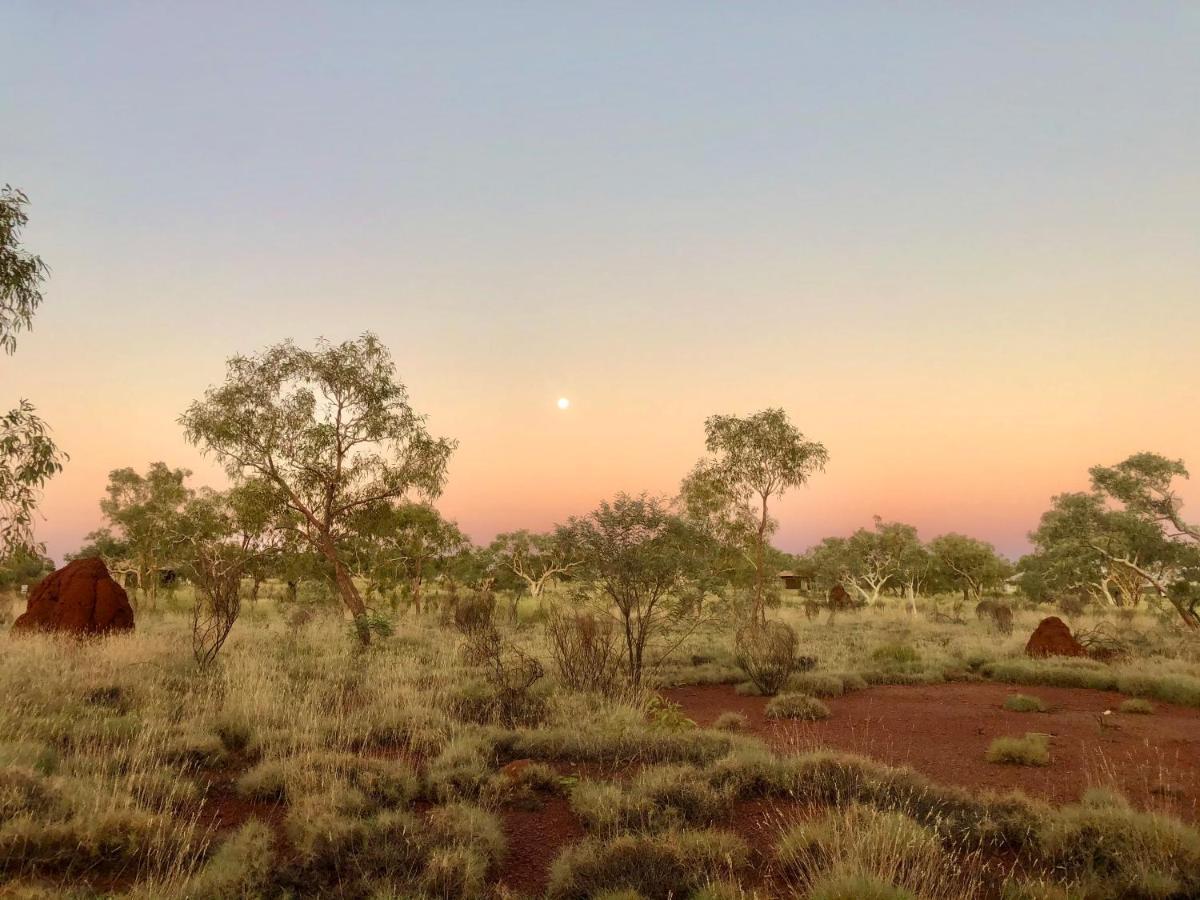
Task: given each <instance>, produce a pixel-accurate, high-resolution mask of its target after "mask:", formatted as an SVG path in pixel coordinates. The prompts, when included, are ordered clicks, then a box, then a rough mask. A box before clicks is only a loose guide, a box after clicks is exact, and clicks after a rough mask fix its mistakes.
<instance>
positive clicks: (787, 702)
mask: <svg viewBox="0 0 1200 900" xmlns="http://www.w3.org/2000/svg"><path fill="white" fill-rule="evenodd" d="M767 718H768V719H803V720H805V721H816V720H817V719H828V718H829V707H828V706H826V705H825V704H824V703H822V702H821V701H820V700H818V699H817V698H816V697H810V696H809V695H808V694H780V695H779V696H778V697H775V698H773V699H772V700H771V701H770V702H769V703H768V704H767Z"/></svg>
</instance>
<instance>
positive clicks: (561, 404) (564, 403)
mask: <svg viewBox="0 0 1200 900" xmlns="http://www.w3.org/2000/svg"><path fill="white" fill-rule="evenodd" d="M570 407H571V401H570V400H568V399H567V398H566V397H559V398H558V408H559V409H570Z"/></svg>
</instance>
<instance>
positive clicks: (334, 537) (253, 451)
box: [180, 334, 455, 644]
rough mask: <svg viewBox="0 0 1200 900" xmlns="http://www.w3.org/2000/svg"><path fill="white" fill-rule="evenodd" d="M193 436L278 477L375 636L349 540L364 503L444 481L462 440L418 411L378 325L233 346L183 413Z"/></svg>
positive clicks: (230, 459)
mask: <svg viewBox="0 0 1200 900" xmlns="http://www.w3.org/2000/svg"><path fill="white" fill-rule="evenodd" d="M180 421H181V423H182V424H183V427H184V431H185V433H186V435H187V438H188V440H189V441H191V442H192V443H193V444H195V445H197V446H199V447H201V448H202V449H203V450H204V451H205V452H207V453H212V454H213V455H214V456H215V457H216V458H217V459H218V460H220V461H221V462H222V464H224V466H225V467H226V469H227V470H228V472H229V473H230V475H231V476H235V477H241V476H243V475H255V476H257V477H261V478H263V479H266V480H267V481H268V482H270V483H271V484H273V485H275V486H276V487H277V488H278V489H279V490H280V492H281V493H282V494H283V497H284V503H285V504H286V506H287V508H288V509H289V510H291V511H292V512H294V513H295V514H296V516H297V518H298V521H299V524H298V525H297V530H298V533H299V534H300V535H301V536H302V537H303V538H304V540H305V541H307V542H308V544H309V545H310V546H311V547H312V548H313V549H314V550H315V551H316V552H318V553H319V554H320V555H321V556H322V557H323V558H324V559H325V560H326V561H327V562H328V563H329V565H330V566H331V567H332V569H333V573H334V578H335V580H336V583H337V587H338V592H339V594H340V595H341V598H342V602H343V603H344V604H345V606H346V608H347V609H348V610H349V612H350V614H351V615H352V616H353V617H354V620H355V624H356V630H357V633H358V636H359V639H360V640H361V641H362V642H363V643H364V644H368V643H370V640H371V634H370V628H369V627H368V622H367V609H366V605H365V604H364V602H363V599H362V595H361V594H360V593H359V590H358V587H357V586H356V585H355V583H354V578H353V575H352V572H351V569H350V566H349V561H348V556H347V552H348V551H347V549H346V546H345V545H346V543H347V540H348V538H349V533H348V527H349V525H350V524H351V523H352V521H353V520H354V517H355V515H356V514H357V513H359V512H361V511H362V510H364V509H368V508H370V507H373V506H376V505H378V504H388V503H394V502H397V501H400V500H403V499H405V498H408V497H409V496H410V495H414V494H415V495H417V496H418V497H419V498H420V499H424V500H432V499H434V498H436V497H437V496H438V495H439V494H440V493H441V491H442V488H443V486H444V484H445V479H446V466H447V463H448V461H449V458H450V455H451V453H452V452H453V450H454V447H455V442H453V441H450V440H447V439H445V438H435V437H433V436H431V435H430V434H429V432H428V431H427V430H426V428H425V423H424V419H423V417H421V416H419V415H418V414H417V413H416V412H414V411H413V409H412V407H411V406H410V405H409V402H408V394H407V391H406V390H405V387H404V385H403V384H401V383H400V381H399V380H398V379H397V377H396V370H395V365H394V364H393V362H392V358H391V354H390V353H389V352H388V351H387V348H385V347H384V346H383V344H382V343H380V341H379V339H378V338H377V337H375V336H374V335H373V334H364V335H363V336H362V337H360V338H358V339H357V340H352V341H345V342H343V343H340V344H333V343H330V342H328V341H324V340H322V341H320V342H318V344H317V346H316V348H315V349H313V350H307V349H302V348H300V347H297V346H296V345H295V344H294V343H292V342H291V341H284V342H283V343H280V344H276V345H274V346H272V347H269V348H267V349H266V350H264V351H262V352H261V353H258V354H255V355H253V356H242V355H238V356H234V357H233V358H231V359H230V360H229V362H228V364H227V372H226V379H225V383H224V384H223V385H221V386H219V387H213V388H210V389H209V390H208V391H207V392H206V393H205V395H204V398H203V399H202V400H198V401H196V402H194V403H193V404H192V405H191V406H190V407H189V408H188V410H187V411H186V412H185V413H184V414H183V416H182V417H181V419H180Z"/></svg>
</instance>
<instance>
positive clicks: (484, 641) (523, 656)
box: [463, 625, 546, 728]
mask: <svg viewBox="0 0 1200 900" xmlns="http://www.w3.org/2000/svg"><path fill="white" fill-rule="evenodd" d="M463 656H464V658H465V659H466V660H467V661H468V662H470V663H471V664H473V665H478V666H480V667H482V668H483V675H484V678H485V679H486V681H487V685H488V688H489V691H490V697H485V698H482V699H484V700H485V701H486V703H485V705H486V707H487V708H486V709H485V710H484V716H485V717H487V718H494V719H495V720H496V721H498V722H499V723H500V724H501V725H503V726H504V727H505V728H513V727H515V726H517V725H536V724H538V723H539V722H541V721H542V719H543V718H544V717H545V713H546V703H545V700H544V699H543V698H542V697H540V696H538V695H536V694H535V693H534V692H533V686H534V685H535V684H536V683H537V682H538V681H539V680H541V678H542V676H543V675H545V674H546V673H545V669H543V668H542V664H541V663H540V662H538V660H536V659H535V658H534V657H532V656H530V655H529V654H528V653H526V652H525V651H523V650H521V649H520V648H519V647H517V646H516V645H515V644H513V643H512V642H511V641H506V640H505V639H504V638H503V637H501V635H500V633H499V632H498V631H497V630H496V629H495V628H494V627H492V626H491V625H488V626H485V627H481V628H477V629H475V630H474V631H471V632H469V633H468V635H467V643H466V645H465V646H464V647H463ZM474 718H476V719H478V718H480V716H475V717H474Z"/></svg>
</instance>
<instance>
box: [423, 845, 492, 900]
mask: <svg viewBox="0 0 1200 900" xmlns="http://www.w3.org/2000/svg"><path fill="white" fill-rule="evenodd" d="M487 870H488V864H487V860H486V859H485V858H484V857H483V855H482V854H480V853H479V852H478V851H477V850H473V849H471V848H470V847H462V846H452V847H443V848H441V849H438V850H434V851H433V852H432V853H430V854H429V860H428V861H427V862H426V863H425V871H424V872H422V873H421V887H422V889H423V890H424V894H425V896H428V897H439V898H443V900H475V898H478V897H485V896H487Z"/></svg>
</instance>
